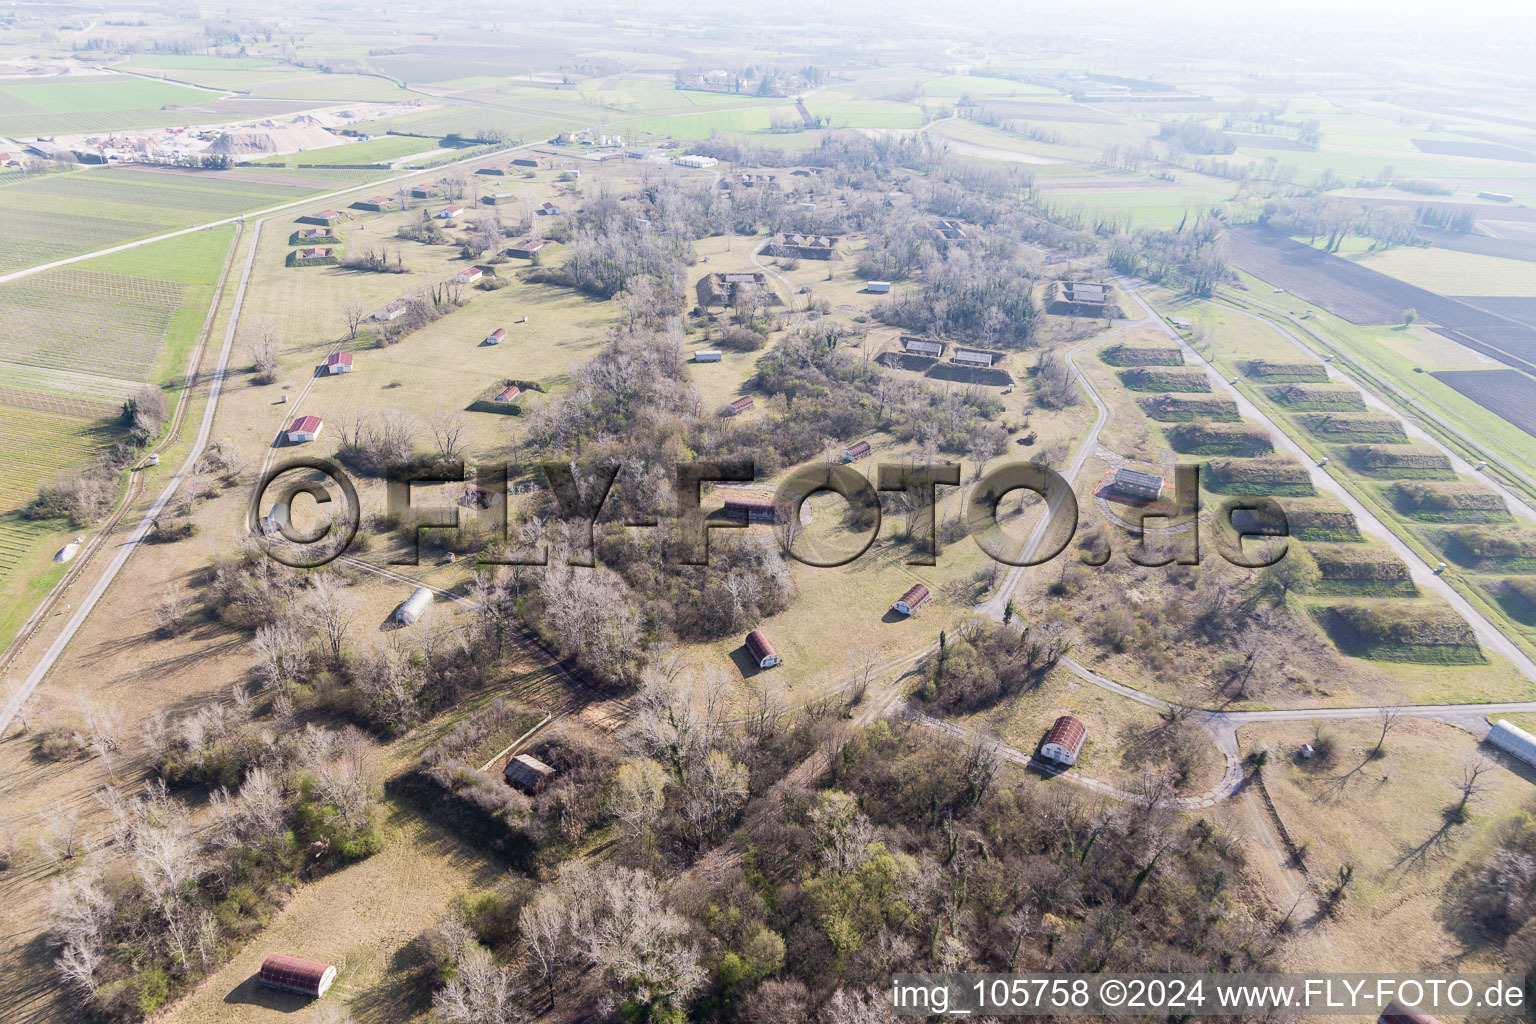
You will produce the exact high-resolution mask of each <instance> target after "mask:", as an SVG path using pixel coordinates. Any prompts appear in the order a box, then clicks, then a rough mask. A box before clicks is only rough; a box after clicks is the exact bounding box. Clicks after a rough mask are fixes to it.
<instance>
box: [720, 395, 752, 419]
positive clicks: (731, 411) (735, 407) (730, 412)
mask: <svg viewBox="0 0 1536 1024" xmlns="http://www.w3.org/2000/svg"><path fill="white" fill-rule="evenodd" d="M753 404H754V403H753V401H752V396H751V395H746V396H744V397H742V398H738V399H736V401H734V402H732V403H731V404H730V405H727V406H726V407H725V414H726V415H727V416H740V415H741V414H742V413H744V412H746V411H747V410H748V409H750V408H752V406H753Z"/></svg>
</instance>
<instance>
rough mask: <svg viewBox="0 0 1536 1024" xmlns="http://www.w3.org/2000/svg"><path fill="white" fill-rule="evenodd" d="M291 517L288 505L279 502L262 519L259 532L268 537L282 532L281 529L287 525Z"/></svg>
mask: <svg viewBox="0 0 1536 1024" xmlns="http://www.w3.org/2000/svg"><path fill="white" fill-rule="evenodd" d="M291 516H292V512H291V511H290V510H289V508H288V505H287V504H286V503H284V502H281V501H280V502H278V503H277V504H275V505H273V506H272V511H270V512H268V513H267V514H266V517H265V518H263V519H262V521H261V532H262V533H264V534H266V535H268V536H270V535H272V534H274V533H280V532H282V529H283V527H285V526H287V525H288V520H289V518H290V517H291Z"/></svg>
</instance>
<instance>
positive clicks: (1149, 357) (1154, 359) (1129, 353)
mask: <svg viewBox="0 0 1536 1024" xmlns="http://www.w3.org/2000/svg"><path fill="white" fill-rule="evenodd" d="M1099 358H1100V359H1102V360H1103V361H1104V362H1106V363H1108V364H1109V365H1110V366H1183V365H1184V353H1183V352H1180V351H1179V347H1178V346H1177V345H1130V344H1120V345H1111V346H1110V347H1109V348H1107V349H1105V350H1104V351H1103V352H1101V353H1100V354H1099Z"/></svg>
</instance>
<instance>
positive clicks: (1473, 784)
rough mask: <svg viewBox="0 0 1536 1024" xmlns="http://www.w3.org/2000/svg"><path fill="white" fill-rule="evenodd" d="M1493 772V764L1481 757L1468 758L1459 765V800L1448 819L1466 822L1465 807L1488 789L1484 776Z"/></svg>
mask: <svg viewBox="0 0 1536 1024" xmlns="http://www.w3.org/2000/svg"><path fill="white" fill-rule="evenodd" d="M1491 771H1493V763H1492V762H1491V761H1488V760H1486V759H1484V758H1481V757H1474V758H1469V759H1468V760H1466V761H1464V762H1462V765H1461V782H1460V787H1461V799H1460V800H1459V801H1458V802H1457V804H1456V806H1455V807H1454V808H1452V809H1451V812H1450V817H1451V819H1452V820H1454V821H1466V820H1467V805H1468V804H1470V803H1471V802H1472V801H1473V800H1475V799H1477V797H1478V796H1479V795H1480V794H1481V793H1482V792H1483V790H1485V789H1487V788H1488V782H1487V780H1486V779H1484V778H1483V776H1484V775H1486V774H1488V773H1489V772H1491Z"/></svg>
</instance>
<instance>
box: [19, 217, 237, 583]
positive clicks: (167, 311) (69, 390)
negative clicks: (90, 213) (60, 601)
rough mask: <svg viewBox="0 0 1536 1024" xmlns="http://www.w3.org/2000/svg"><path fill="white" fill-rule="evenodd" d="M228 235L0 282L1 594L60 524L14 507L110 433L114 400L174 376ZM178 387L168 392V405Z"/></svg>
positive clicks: (212, 234)
mask: <svg viewBox="0 0 1536 1024" xmlns="http://www.w3.org/2000/svg"><path fill="white" fill-rule="evenodd" d="M233 232H234V229H233V228H230V227H225V228H219V229H215V230H210V231H204V232H198V233H197V234H194V235H190V236H188V237H186V238H180V239H172V240H170V241H166V242H158V243H155V244H153V245H146V246H142V247H140V248H137V249H133V250H130V251H127V252H122V253H115V254H113V255H111V256H104V257H100V258H98V259H95V260H89V261H86V262H85V263H81V264H76V265H74V266H70V267H64V268H60V269H58V270H53V271H46V272H44V273H41V274H35V275H32V276H30V277H26V278H22V279H21V280H19V281H13V282H9V283H6V284H3V285H0V381H4V387H3V388H0V580H3V581H4V586H3V589H0V594H3V595H4V596H5V597H6V603H9V600H10V598H12V597H14V596H15V595H14V594H13V593H12V587H13V586H15V585H19V581H16V580H12V579H10V578H9V577H10V576H11V574H12V569H13V568H14V567H15V566H16V565H17V563H18V562H20V561H21V560H23V559H24V558H27V557H28V556H29V554H34V555H35V553H36V549H37V547H38V546H39V545H40V544H43V543H44V542H45V541H47V542H50V543H51V540H50V538H53V539H56V537H57V531H59V530H60V529H61V528H62V524H60V523H41V524H39V523H31V522H27V521H25V520H22V519H21V518H20V517H19V516H18V515H17V514H16V510H17V509H19V508H21V507H22V506H24V505H26V504H27V502H29V501H30V500H31V499H32V497H33V496H34V495H35V494H36V493H37V488H38V485H39V484H42V483H46V482H47V481H49V480H51V479H53V478H54V477H55V476H57V475H58V474H59V473H61V472H63V471H65V470H67V469H70V468H72V467H76V466H79V465H82V464H84V463H88V462H90V461H91V460H93V459H94V458H95V457H96V456H97V455H98V454H99V453H100V452H101V451H102V450H104V449H105V448H106V447H107V446H108V445H109V444H111V443H112V442H113V441H114V440H115V439H116V437H117V431H116V428H115V427H114V426H113V421H114V420H115V419H116V418H117V416H118V414H119V411H120V409H121V403H122V401H123V400H124V399H125V398H127V397H129V396H130V395H132V394H133V392H134V391H136V390H138V389H139V388H140V387H142V386H143V385H144V384H146V383H156V384H165V383H167V382H169V381H172V380H174V379H177V378H179V376H180V374H181V373H182V371H183V370H184V369H185V365H186V361H187V358H188V356H189V354H190V353H191V350H192V348H193V346H194V345H195V344H196V342H197V337H198V334H199V332H200V331H201V329H202V325H203V321H204V318H205V316H206V313H207V308H208V303H209V302H211V301H212V298H213V288H214V284H215V282H216V281H217V279H218V276H219V270H220V268H221V267H222V266H223V263H224V257H225V254H226V252H227V251H228V248H229V244H230V241H231V239H232V237H233ZM178 396H179V392H175V393H172V394H171V395H169V396H168V397H169V398H170V400H171V401H170V404H171V407H172V408H173V409H174V407H175V403H176V401H177V400H178Z"/></svg>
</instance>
